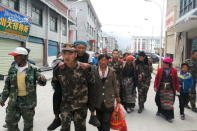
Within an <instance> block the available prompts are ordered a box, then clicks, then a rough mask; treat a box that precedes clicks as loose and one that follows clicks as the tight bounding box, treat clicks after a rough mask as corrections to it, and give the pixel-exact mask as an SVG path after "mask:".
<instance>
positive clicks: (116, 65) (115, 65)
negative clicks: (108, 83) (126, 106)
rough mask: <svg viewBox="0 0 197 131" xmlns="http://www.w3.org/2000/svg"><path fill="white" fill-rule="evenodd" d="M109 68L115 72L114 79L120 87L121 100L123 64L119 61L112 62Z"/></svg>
mask: <svg viewBox="0 0 197 131" xmlns="http://www.w3.org/2000/svg"><path fill="white" fill-rule="evenodd" d="M109 67H111V68H113V69H114V70H115V72H116V77H117V81H118V86H119V87H120V98H121V99H122V70H123V63H121V62H120V61H115V60H112V61H111V62H109Z"/></svg>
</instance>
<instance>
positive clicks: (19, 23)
mask: <svg viewBox="0 0 197 131" xmlns="http://www.w3.org/2000/svg"><path fill="white" fill-rule="evenodd" d="M30 25H31V23H30V18H28V17H27V16H23V15H21V14H19V13H17V12H14V11H12V10H9V9H7V8H5V7H3V6H0V37H5V38H10V39H14V40H19V41H26V39H27V38H28V35H29V30H30Z"/></svg>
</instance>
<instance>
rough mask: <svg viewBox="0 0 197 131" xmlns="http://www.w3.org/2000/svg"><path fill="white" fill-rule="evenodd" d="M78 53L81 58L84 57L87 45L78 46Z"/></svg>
mask: <svg viewBox="0 0 197 131" xmlns="http://www.w3.org/2000/svg"><path fill="white" fill-rule="evenodd" d="M76 51H77V54H78V55H79V56H83V55H84V54H85V52H86V46H85V45H77V46H76Z"/></svg>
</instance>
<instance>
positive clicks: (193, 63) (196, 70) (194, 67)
mask: <svg viewBox="0 0 197 131" xmlns="http://www.w3.org/2000/svg"><path fill="white" fill-rule="evenodd" d="M185 62H186V63H187V64H188V65H189V72H190V73H191V74H192V77H193V80H194V86H195V87H194V88H192V89H191V90H190V93H189V96H190V105H191V109H192V111H194V112H197V108H196V81H197V50H194V51H193V52H192V58H191V59H188V60H186V61H185ZM188 107H189V106H188Z"/></svg>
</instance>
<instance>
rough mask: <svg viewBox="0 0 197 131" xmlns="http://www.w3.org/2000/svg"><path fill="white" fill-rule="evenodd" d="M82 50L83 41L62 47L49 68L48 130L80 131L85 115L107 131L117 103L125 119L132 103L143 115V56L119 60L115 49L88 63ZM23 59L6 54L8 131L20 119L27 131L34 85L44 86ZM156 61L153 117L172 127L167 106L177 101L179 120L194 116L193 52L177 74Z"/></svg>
mask: <svg viewBox="0 0 197 131" xmlns="http://www.w3.org/2000/svg"><path fill="white" fill-rule="evenodd" d="M86 49H87V43H86V42H84V41H76V42H74V43H73V44H69V43H68V44H65V45H64V46H63V47H62V51H61V53H59V54H60V55H59V56H58V58H57V59H56V60H54V61H53V63H52V67H53V77H52V81H51V85H52V87H53V89H54V94H53V111H54V117H55V118H54V120H53V122H52V123H51V124H50V125H49V127H48V128H47V129H48V130H55V129H56V128H57V127H59V126H61V131H70V125H71V122H72V121H73V122H74V125H75V131H86V117H87V112H88V109H89V110H90V112H91V116H90V119H89V123H90V124H92V125H94V126H96V127H97V128H98V131H109V130H110V119H111V114H112V112H113V111H114V105H115V103H121V104H122V105H123V107H124V108H125V110H126V111H127V113H131V112H132V111H134V108H135V105H136V99H137V98H138V107H139V108H138V113H142V112H143V110H144V106H145V102H146V100H147V94H148V90H149V87H150V83H151V79H152V76H151V75H152V71H153V67H152V62H151V59H150V58H148V57H147V55H146V54H145V52H143V51H141V52H139V53H138V56H137V57H136V58H135V57H134V56H132V55H130V54H128V53H125V54H124V55H123V59H120V52H119V51H118V50H117V49H115V50H113V52H112V55H111V56H110V55H108V54H99V53H96V56H95V58H93V60H92V63H91V62H90V59H91V58H89V55H88V54H87V53H86ZM28 54H29V53H28V51H27V50H26V49H25V48H23V47H17V48H16V49H15V51H14V52H13V53H10V54H9V55H12V56H14V60H15V62H14V63H13V64H12V65H11V68H10V70H9V72H8V77H7V79H6V81H5V86H4V89H3V92H2V93H1V97H0V104H1V106H4V103H5V101H6V100H7V98H8V97H9V103H8V106H7V109H6V120H5V122H6V125H7V128H8V131H19V129H18V122H19V120H20V117H21V116H22V117H23V119H24V131H32V130H33V118H34V114H35V107H36V101H37V100H36V85H37V83H38V84H39V85H41V86H45V85H46V78H45V77H44V76H43V75H41V74H40V73H39V72H38V70H37V68H36V67H35V66H33V65H32V64H30V63H29V62H28ZM162 61H163V64H162V67H161V68H159V69H158V71H157V74H156V77H155V81H154V90H155V92H156V97H155V102H156V105H157V106H158V111H157V115H162V116H164V117H165V118H166V120H168V121H169V122H172V119H173V118H174V107H173V104H174V101H175V96H176V95H178V96H179V102H180V115H181V119H185V114H184V108H185V107H187V108H191V109H192V111H194V112H197V108H196V104H195V102H196V101H195V100H196V90H195V89H196V88H195V85H196V79H197V51H193V53H192V59H190V60H187V61H186V62H185V63H183V64H182V65H181V71H180V73H177V70H176V69H175V68H173V65H172V62H173V60H172V59H171V58H168V57H165V58H163V60H162ZM189 101H190V103H191V107H189V105H188V103H189Z"/></svg>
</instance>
